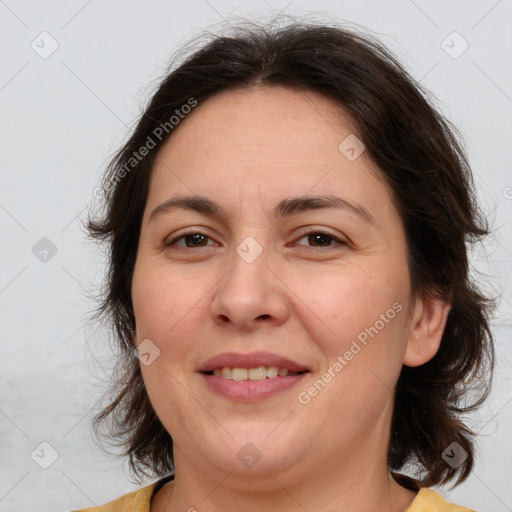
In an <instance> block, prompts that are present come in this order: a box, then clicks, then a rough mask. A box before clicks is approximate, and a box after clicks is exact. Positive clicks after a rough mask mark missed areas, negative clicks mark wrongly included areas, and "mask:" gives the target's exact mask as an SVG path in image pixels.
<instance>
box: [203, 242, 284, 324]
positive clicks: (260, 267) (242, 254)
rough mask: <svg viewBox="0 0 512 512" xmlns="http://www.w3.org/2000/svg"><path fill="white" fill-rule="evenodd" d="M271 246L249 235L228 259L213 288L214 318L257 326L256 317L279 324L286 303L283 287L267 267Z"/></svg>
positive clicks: (281, 320)
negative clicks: (224, 270)
mask: <svg viewBox="0 0 512 512" xmlns="http://www.w3.org/2000/svg"><path fill="white" fill-rule="evenodd" d="M270 260H271V258H270V249H268V247H264V246H263V245H262V244H261V243H259V242H258V241H257V240H256V239H255V238H253V237H251V236H249V237H246V238H245V239H243V240H242V242H240V243H239V244H238V245H237V246H236V247H235V250H234V251H233V252H232V254H231V257H230V258H229V265H230V269H229V271H228V272H227V274H226V275H225V276H224V278H223V279H221V281H220V282H219V285H218V287H217V289H216V291H215V297H214V299H213V301H212V304H211V313H212V317H213V318H214V321H217V322H218V321H222V322H227V321H231V322H232V323H234V324H236V325H238V326H239V327H245V328H248V327H250V326H251V325H252V324H253V323H254V325H256V320H258V319H268V320H271V321H273V322H274V323H278V324H279V323H282V322H283V321H284V320H285V317H286V315H287V306H286V301H285V297H284V295H283V293H282V292H283V290H282V287H281V286H280V285H279V283H278V280H277V278H276V277H275V276H274V274H273V272H271V271H270V270H269V268H268V266H267V265H268V264H269V262H270Z"/></svg>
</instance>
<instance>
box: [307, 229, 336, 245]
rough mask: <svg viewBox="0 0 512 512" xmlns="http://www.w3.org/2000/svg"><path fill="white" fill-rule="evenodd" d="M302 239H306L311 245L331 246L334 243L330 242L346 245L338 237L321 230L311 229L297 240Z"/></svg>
mask: <svg viewBox="0 0 512 512" xmlns="http://www.w3.org/2000/svg"><path fill="white" fill-rule="evenodd" d="M304 239H307V242H308V244H309V245H310V246H311V247H333V246H334V245H335V244H333V243H332V242H336V243H338V244H342V245H346V244H345V242H344V241H343V240H340V239H339V238H337V237H335V236H333V235H330V234H328V233H324V232H323V231H312V232H310V233H306V234H305V235H304V236H303V237H301V238H300V239H299V241H300V240H304ZM299 245H303V244H299Z"/></svg>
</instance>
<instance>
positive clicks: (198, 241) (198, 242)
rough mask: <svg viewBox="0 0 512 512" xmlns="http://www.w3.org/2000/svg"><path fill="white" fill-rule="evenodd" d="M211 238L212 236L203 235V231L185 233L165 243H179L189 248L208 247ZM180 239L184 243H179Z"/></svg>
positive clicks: (167, 244)
mask: <svg viewBox="0 0 512 512" xmlns="http://www.w3.org/2000/svg"><path fill="white" fill-rule="evenodd" d="M209 239H210V237H208V236H206V235H203V234H202V233H185V234H184V235H181V236H179V237H177V238H175V239H174V240H171V241H170V242H166V244H165V245H166V246H170V245H178V246H181V247H188V248H194V247H206V246H207V245H208V243H207V241H208V240H209ZM180 241H183V242H184V243H178V242H180Z"/></svg>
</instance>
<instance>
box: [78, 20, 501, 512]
mask: <svg viewBox="0 0 512 512" xmlns="http://www.w3.org/2000/svg"><path fill="white" fill-rule="evenodd" d="M237 30H238V31H237V32H236V33H235V34H233V35H231V36H228V35H225V36H216V37H214V38H213V39H212V40H211V41H210V42H208V43H207V44H205V45H204V46H203V47H202V48H200V49H199V50H198V51H196V52H195V53H193V54H192V55H190V56H189V57H188V58H187V59H186V60H185V61H184V62H182V63H181V65H180V66H179V67H177V68H176V69H175V70H173V71H172V72H170V73H169V75H168V76H167V77H166V78H165V79H164V80H163V81H162V83H161V84H160V86H159V88H158V90H157V92H156V93H155V94H154V96H153V98H152V99H151V102H150V104H149V106H148V107H147V109H146V111H145V112H144V114H143V115H142V117H141V119H140V120H139V122H138V124H137V126H136V128H135V130H134V133H133V135H132V136H131V138H130V139H129V141H128V142H127V143H126V144H125V146H124V147H123V148H122V149H121V150H120V151H119V152H118V154H117V155H116V157H115V158H114V160H113V161H112V163H111V165H110V167H109V170H108V172H107V174H106V175H105V182H104V189H105V191H106V201H107V202H106V205H107V208H106V211H105V215H104V217H103V218H100V219H93V220H91V222H90V224H89V228H90V231H91V234H92V235H93V236H94V237H95V238H98V239H104V240H107V241H108V243H109V244H110V245H109V247H110V273H109V276H108V283H107V284H108V287H107V288H108V289H107V294H106V296H105V300H104V301H103V303H102V305H101V309H100V312H101V313H106V314H107V315H109V317H110V318H111V319H112V321H113V325H114V327H115V330H116V335H117V338H118V340H119V344H120V347H121V349H122V354H123V355H122V358H121V360H120V362H119V364H120V366H119V369H120V372H119V373H118V374H117V381H116V385H115V387H114V388H113V390H112V391H113V396H112V400H111V403H110V405H109V406H108V407H107V408H105V409H104V410H103V411H102V412H101V414H99V415H98V416H97V418H96V427H99V426H100V425H101V424H102V423H103V422H105V421H109V420H110V422H111V423H110V426H111V436H112V437H113V438H115V439H117V440H118V442H119V443H120V444H121V445H122V446H123V447H124V453H125V455H127V456H128V457H129V461H130V464H131V467H132V470H133V471H134V473H135V474H136V475H138V476H141V475H148V476H156V477H159V478H160V479H159V480H158V481H157V482H155V483H154V484H152V485H149V486H146V487H144V488H142V489H141V490H139V491H137V492H135V493H130V494H128V495H125V496H123V497H121V498H118V499H116V500H114V501H113V502H111V503H110V504H107V505H104V506H102V507H101V508H96V509H87V510H102V511H121V510H134V511H141V512H142V511H151V512H163V511H167V512H169V511H178V510H189V511H193V510H198V511H200V512H202V511H211V512H214V511H218V510H245V511H260V510H279V511H288V510H290V511H291V510H309V511H316V512H319V511H334V510H344V511H347V512H348V511H354V512H355V511H357V512H363V511H375V510H379V511H389V512H398V511H408V512H419V511H422V510H429V511H439V512H441V511H443V512H444V511H459V512H460V511H465V510H470V509H467V508H464V507H459V506H456V505H449V504H447V503H446V501H445V500H444V499H443V498H442V497H441V495H440V494H438V493H437V492H435V491H434V490H432V489H430V488H429V487H431V486H433V485H436V484H445V483H448V482H450V481H455V483H460V482H462V481H463V480H464V479H465V478H467V476H468V475H469V474H470V472H471V470H472V467H473V463H474V458H473V457H474V455H473V453H474V448H473V442H472V436H473V435H474V434H473V433H472V432H471V430H470V429H469V428H468V427H467V426H466V425H465V424H464V423H463V419H462V414H463V413H464V412H467V411H470V410H473V409H474V408H475V407H477V406H478V405H480V404H481V403H482V401H483V400H484V399H485V397H486V395H487V394H488V391H489V382H490V380H491V373H492V368H493V344H492V336H491V333H490V330H489V323H488V312H489V302H488V301H487V299H486V298H485V297H484V296H483V295H482V294H480V292H479V291H478V289H477V288H476V287H475V285H474V284H473V283H472V282H471V281H470V279H469V276H468V257H467V248H466V242H470V241H474V240H477V239H479V238H480V237H482V236H483V235H485V234H486V233H487V228H486V226H485V223H484V222H483V221H482V220H481V218H480V215H479V212H478V208H477V206H476V204H475V199H474V192H473V184H472V178H471V172H470V169H469V166H468V162H467V160H466V157H465V155H464V153H463V151H462V149H461V147H460V145H459V143H458V142H457V139H456V137H455V135H454V133H455V130H454V129H453V128H452V129H450V128H449V125H448V122H447V121H445V120H444V119H443V118H442V117H441V115H440V114H439V113H438V112H436V111H435V109H434V108H433V107H432V106H431V105H430V103H429V101H428V100H427V99H426V97H425V94H424V93H423V92H422V90H421V88H420V87H419V85H418V84H417V83H415V82H414V81H413V79H412V78H411V77H409V76H408V75H407V73H406V72H405V71H404V69H403V68H402V67H401V66H400V64H399V63H398V62H396V60H395V59H394V58H393V56H391V55H390V54H389V53H388V51H387V50H386V49H385V48H383V47H382V46H381V45H380V44H379V43H378V42H375V41H373V40H371V39H369V38H368V37H362V36H359V35H357V34H355V33H353V32H350V31H347V30H345V29H343V28H341V27H334V26H330V27H326V26H319V25H313V24H302V23H295V24H291V25H289V26H287V27H285V28H283V29H280V30H272V29H270V28H269V27H263V26H249V27H248V28H242V27H240V26H239V27H238V29H237ZM134 351H135V352H134ZM134 354H135V355H136V356H137V357H134ZM470 391H471V393H472V395H471V396H473V397H474V396H475V394H474V393H475V392H478V393H479V394H478V396H477V399H474V400H473V403H468V400H467V394H468V393H469V392H470ZM406 475H407V476H406Z"/></svg>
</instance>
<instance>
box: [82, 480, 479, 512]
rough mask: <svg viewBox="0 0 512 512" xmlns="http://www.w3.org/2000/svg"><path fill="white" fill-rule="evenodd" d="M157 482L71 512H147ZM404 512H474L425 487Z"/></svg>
mask: <svg viewBox="0 0 512 512" xmlns="http://www.w3.org/2000/svg"><path fill="white" fill-rule="evenodd" d="M157 484H158V482H155V483H153V484H151V485H148V486H147V487H143V488H142V489H139V490H138V491H134V492H130V493H128V494H125V495H124V496H121V497H120V498H117V499H116V500H114V501H111V502H109V503H107V504H106V505H103V506H102V507H99V508H98V507H94V508H84V509H81V510H74V511H73V512H149V510H150V503H151V498H152V497H153V492H154V489H155V487H156V485H157ZM405 512H476V511H475V510H472V509H470V508H466V507H459V505H453V504H451V503H447V502H446V501H445V500H444V498H443V497H442V496H441V495H440V494H439V493H437V492H436V491H434V490H433V489H428V488H426V487H424V488H422V489H420V491H419V492H418V494H417V495H416V498H415V499H414V501H413V502H412V504H411V506H410V507H409V508H408V509H407V510H406V511H405Z"/></svg>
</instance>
